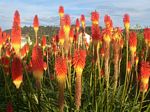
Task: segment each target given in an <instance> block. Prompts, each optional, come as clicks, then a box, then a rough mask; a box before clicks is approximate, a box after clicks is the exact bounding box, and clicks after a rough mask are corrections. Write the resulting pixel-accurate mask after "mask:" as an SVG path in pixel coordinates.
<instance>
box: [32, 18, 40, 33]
mask: <svg viewBox="0 0 150 112" xmlns="http://www.w3.org/2000/svg"><path fill="white" fill-rule="evenodd" d="M33 27H34V30H35V31H37V30H38V29H39V19H38V16H37V15H35V16H34V20H33Z"/></svg>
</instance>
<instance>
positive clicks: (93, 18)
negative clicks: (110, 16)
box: [91, 11, 99, 24]
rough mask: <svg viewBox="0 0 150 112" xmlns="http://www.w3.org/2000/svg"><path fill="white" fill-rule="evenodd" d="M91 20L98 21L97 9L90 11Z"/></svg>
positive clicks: (93, 22)
mask: <svg viewBox="0 0 150 112" xmlns="http://www.w3.org/2000/svg"><path fill="white" fill-rule="evenodd" d="M91 21H92V24H98V23H99V13H98V12H97V11H94V12H92V13H91Z"/></svg>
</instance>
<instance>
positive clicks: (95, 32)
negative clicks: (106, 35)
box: [91, 25, 101, 41]
mask: <svg viewBox="0 0 150 112" xmlns="http://www.w3.org/2000/svg"><path fill="white" fill-rule="evenodd" d="M91 30H92V39H93V40H94V41H98V40H100V38H101V33H100V28H99V26H98V25H92V29H91Z"/></svg>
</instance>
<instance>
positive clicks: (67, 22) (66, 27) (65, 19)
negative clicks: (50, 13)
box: [62, 14, 71, 35]
mask: <svg viewBox="0 0 150 112" xmlns="http://www.w3.org/2000/svg"><path fill="white" fill-rule="evenodd" d="M62 24H63V25H64V31H65V33H66V34H67V35H69V31H70V25H71V19H70V16H69V15H68V14H66V15H64V17H63V19H62Z"/></svg>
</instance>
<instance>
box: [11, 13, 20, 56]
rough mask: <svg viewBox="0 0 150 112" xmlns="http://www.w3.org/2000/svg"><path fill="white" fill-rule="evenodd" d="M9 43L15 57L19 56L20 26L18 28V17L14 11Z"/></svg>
mask: <svg viewBox="0 0 150 112" xmlns="http://www.w3.org/2000/svg"><path fill="white" fill-rule="evenodd" d="M11 43H12V47H13V48H14V49H15V52H16V54H17V55H19V54H20V49H21V26H20V15H19V12H18V11H16V12H15V14H14V21H13V26H12V31H11Z"/></svg>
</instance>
